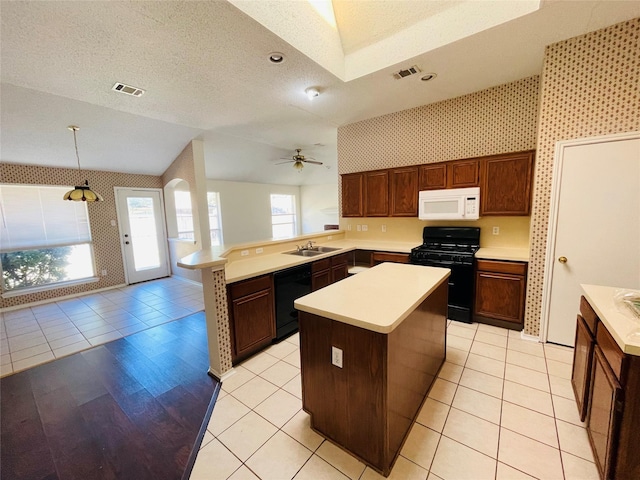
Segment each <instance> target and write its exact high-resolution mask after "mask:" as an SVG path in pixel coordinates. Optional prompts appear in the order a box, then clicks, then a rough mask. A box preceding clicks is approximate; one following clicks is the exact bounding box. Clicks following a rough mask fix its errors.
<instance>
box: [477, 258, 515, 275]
mask: <svg viewBox="0 0 640 480" xmlns="http://www.w3.org/2000/svg"><path fill="white" fill-rule="evenodd" d="M478 270H482V271H483V272H496V273H511V274H513V275H524V274H525V273H527V264H526V263H523V262H501V261H496V260H478Z"/></svg>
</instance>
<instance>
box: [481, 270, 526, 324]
mask: <svg viewBox="0 0 640 480" xmlns="http://www.w3.org/2000/svg"><path fill="white" fill-rule="evenodd" d="M526 286H527V264H526V263H524V262H507V261H496V260H478V261H477V266H476V284H475V289H476V293H475V302H474V312H473V317H474V321H476V322H479V323H488V324H491V325H497V326H499V327H504V328H510V329H514V330H522V328H523V327H524V302H525V293H526Z"/></svg>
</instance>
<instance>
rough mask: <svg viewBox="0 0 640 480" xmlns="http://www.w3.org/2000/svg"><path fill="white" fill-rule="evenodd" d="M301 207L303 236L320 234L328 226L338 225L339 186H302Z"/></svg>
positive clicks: (335, 184) (334, 184)
mask: <svg viewBox="0 0 640 480" xmlns="http://www.w3.org/2000/svg"><path fill="white" fill-rule="evenodd" d="M300 206H301V219H302V233H303V234H305V233H314V232H320V231H322V230H324V226H325V225H327V224H332V225H337V224H338V223H340V219H339V215H338V184H337V183H333V184H329V185H302V186H301V187H300Z"/></svg>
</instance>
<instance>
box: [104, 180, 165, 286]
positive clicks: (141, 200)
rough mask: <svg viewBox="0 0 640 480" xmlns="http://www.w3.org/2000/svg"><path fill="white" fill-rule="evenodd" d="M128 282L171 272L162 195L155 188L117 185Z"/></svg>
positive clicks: (119, 217)
mask: <svg viewBox="0 0 640 480" xmlns="http://www.w3.org/2000/svg"><path fill="white" fill-rule="evenodd" d="M116 199H117V202H118V223H119V226H120V240H121V242H122V252H123V256H124V260H125V269H126V274H127V282H128V283H138V282H144V281H146V280H153V279H156V278H161V277H166V276H168V275H169V262H168V254H167V236H166V233H165V232H166V230H165V225H164V214H163V211H164V209H163V205H162V196H161V192H160V190H156V189H128V188H116Z"/></svg>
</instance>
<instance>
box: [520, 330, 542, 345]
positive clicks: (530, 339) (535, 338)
mask: <svg viewBox="0 0 640 480" xmlns="http://www.w3.org/2000/svg"><path fill="white" fill-rule="evenodd" d="M520 338H521V339H522V340H527V341H528V342H536V343H539V342H540V337H539V336H538V335H527V334H526V333H524V330H523V331H522V332H520Z"/></svg>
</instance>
